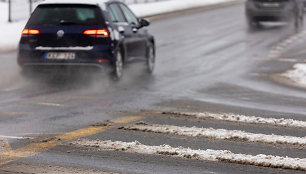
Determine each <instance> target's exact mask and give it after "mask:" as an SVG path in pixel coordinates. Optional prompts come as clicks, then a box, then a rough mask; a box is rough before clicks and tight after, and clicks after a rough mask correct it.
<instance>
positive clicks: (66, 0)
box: [40, 0, 117, 5]
mask: <svg viewBox="0 0 306 174" xmlns="http://www.w3.org/2000/svg"><path fill="white" fill-rule="evenodd" d="M113 1H117V0H45V1H44V2H42V3H40V4H85V5H97V4H103V3H105V2H113Z"/></svg>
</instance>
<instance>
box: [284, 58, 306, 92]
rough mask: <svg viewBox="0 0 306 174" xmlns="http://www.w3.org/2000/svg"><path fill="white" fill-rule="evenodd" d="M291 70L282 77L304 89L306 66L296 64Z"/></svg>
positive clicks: (305, 85)
mask: <svg viewBox="0 0 306 174" xmlns="http://www.w3.org/2000/svg"><path fill="white" fill-rule="evenodd" d="M293 68H294V69H293V70H289V71H287V72H286V73H284V74H282V76H284V77H286V78H289V79H290V80H291V81H293V82H294V83H296V84H297V85H298V86H302V87H306V64H296V65H294V66H293Z"/></svg>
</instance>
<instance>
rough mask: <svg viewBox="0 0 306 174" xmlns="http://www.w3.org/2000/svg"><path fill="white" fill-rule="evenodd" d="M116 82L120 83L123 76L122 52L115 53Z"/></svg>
mask: <svg viewBox="0 0 306 174" xmlns="http://www.w3.org/2000/svg"><path fill="white" fill-rule="evenodd" d="M113 66H114V72H113V74H114V80H116V81H118V80H120V79H121V78H122V76H123V55H122V52H121V51H120V50H118V51H116V53H115V61H114V64H113Z"/></svg>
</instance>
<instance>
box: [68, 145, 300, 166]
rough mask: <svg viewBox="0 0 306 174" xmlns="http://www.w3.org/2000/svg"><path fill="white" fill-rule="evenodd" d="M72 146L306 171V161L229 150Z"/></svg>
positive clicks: (138, 146) (141, 146)
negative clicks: (236, 152) (237, 152)
mask: <svg viewBox="0 0 306 174" xmlns="http://www.w3.org/2000/svg"><path fill="white" fill-rule="evenodd" d="M70 144H72V145H77V146H85V147H92V148H97V149H98V150H112V151H123V152H129V153H140V154H148V155H153V154H154V155H167V156H173V157H179V158H188V159H197V160H203V161H224V162H230V163H239V164H249V165H255V166H265V167H274V168H285V169H295V170H303V171H306V159H305V158H304V159H300V158H290V157H280V156H272V155H264V154H259V155H256V156H254V155H247V154H235V153H232V152H231V151H228V150H210V149H208V150H193V149H190V148H184V147H178V148H174V147H171V146H169V145H161V146H148V145H143V144H140V143H139V142H137V141H136V142H122V141H115V142H113V141H100V140H84V139H83V140H77V141H74V142H71V143H70Z"/></svg>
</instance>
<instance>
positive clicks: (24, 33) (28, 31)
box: [22, 29, 39, 35]
mask: <svg viewBox="0 0 306 174" xmlns="http://www.w3.org/2000/svg"><path fill="white" fill-rule="evenodd" d="M29 34H31V35H35V34H39V30H34V29H24V30H23V31H22V35H29Z"/></svg>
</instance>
